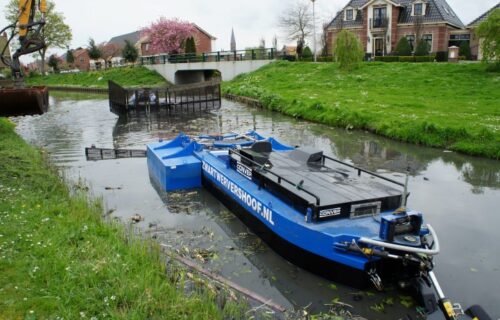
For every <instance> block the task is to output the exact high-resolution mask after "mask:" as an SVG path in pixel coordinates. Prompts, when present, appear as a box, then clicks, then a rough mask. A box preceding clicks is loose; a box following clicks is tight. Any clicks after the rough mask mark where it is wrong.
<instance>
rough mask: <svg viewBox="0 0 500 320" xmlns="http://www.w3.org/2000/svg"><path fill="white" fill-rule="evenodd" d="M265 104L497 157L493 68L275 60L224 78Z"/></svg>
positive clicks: (499, 95)
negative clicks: (353, 66)
mask: <svg viewBox="0 0 500 320" xmlns="http://www.w3.org/2000/svg"><path fill="white" fill-rule="evenodd" d="M223 91H224V92H225V93H230V94H235V95H240V96H247V97H252V98H256V99H258V100H260V101H261V102H262V104H263V105H264V106H265V107H266V108H269V109H273V110H277V111H280V112H283V113H285V114H288V115H291V116H295V117H300V118H304V119H308V120H312V121H316V122H321V123H325V124H330V125H334V126H340V127H349V128H355V129H366V130H370V131H372V132H375V133H378V134H381V135H384V136H388V137H391V138H394V139H398V140H402V141H407V142H411V143H416V144H424V145H428V146H434V147H442V148H448V149H450V150H455V151H460V152H464V153H468V154H472V155H480V156H486V157H490V158H495V159H500V74H499V73H498V72H497V73H494V72H486V71H484V69H483V66H481V65H480V64H448V63H439V64H437V63H366V64H363V66H362V68H360V69H359V70H356V71H353V72H350V73H347V72H342V71H340V70H339V68H338V65H337V64H334V63H321V64H312V63H290V62H276V63H272V64H270V65H268V66H265V67H263V68H261V69H259V70H258V71H256V72H254V73H250V74H246V75H242V76H240V77H238V78H236V79H235V80H234V81H231V82H228V83H224V84H223Z"/></svg>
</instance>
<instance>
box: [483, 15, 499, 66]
mask: <svg viewBox="0 0 500 320" xmlns="http://www.w3.org/2000/svg"><path fill="white" fill-rule="evenodd" d="M477 35H478V37H479V38H480V39H481V42H482V43H481V50H482V53H483V61H484V62H485V63H487V62H493V63H494V65H495V66H496V68H500V9H495V10H494V11H493V12H491V13H490V15H489V16H488V18H487V19H486V20H484V21H483V22H481V24H480V25H479V27H478V28H477Z"/></svg>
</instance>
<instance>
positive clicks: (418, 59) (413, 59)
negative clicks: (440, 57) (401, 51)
mask: <svg viewBox="0 0 500 320" xmlns="http://www.w3.org/2000/svg"><path fill="white" fill-rule="evenodd" d="M435 58H436V56H435V55H430V56H383V57H382V56H376V57H375V61H380V62H434V59H435Z"/></svg>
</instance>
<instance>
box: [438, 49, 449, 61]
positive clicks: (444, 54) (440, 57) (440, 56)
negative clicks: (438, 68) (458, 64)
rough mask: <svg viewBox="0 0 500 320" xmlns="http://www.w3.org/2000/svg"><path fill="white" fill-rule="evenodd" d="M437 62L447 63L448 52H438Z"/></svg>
mask: <svg viewBox="0 0 500 320" xmlns="http://www.w3.org/2000/svg"><path fill="white" fill-rule="evenodd" d="M436 61H437V62H447V61H448V51H438V52H436Z"/></svg>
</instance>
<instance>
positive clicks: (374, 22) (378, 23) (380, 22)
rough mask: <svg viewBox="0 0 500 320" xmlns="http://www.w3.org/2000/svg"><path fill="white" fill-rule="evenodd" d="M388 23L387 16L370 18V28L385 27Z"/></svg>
mask: <svg viewBox="0 0 500 320" xmlns="http://www.w3.org/2000/svg"><path fill="white" fill-rule="evenodd" d="M388 25H389V19H387V17H384V18H373V19H370V29H385V28H387V26H388Z"/></svg>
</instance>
